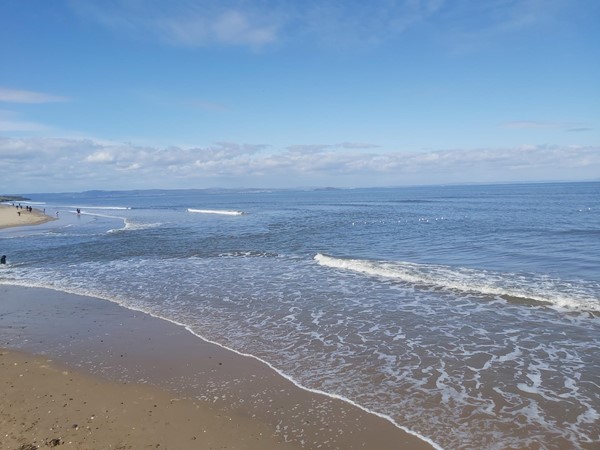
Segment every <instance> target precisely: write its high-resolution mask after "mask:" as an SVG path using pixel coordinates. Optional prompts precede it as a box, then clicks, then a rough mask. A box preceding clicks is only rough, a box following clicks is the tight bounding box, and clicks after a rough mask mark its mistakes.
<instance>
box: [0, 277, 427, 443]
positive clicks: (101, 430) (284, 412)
mask: <svg viewBox="0 0 600 450" xmlns="http://www.w3.org/2000/svg"><path fill="white" fill-rule="evenodd" d="M0 347H3V348H4V349H8V351H7V350H4V351H2V352H1V353H2V356H1V357H0V362H1V363H2V364H3V365H2V366H1V367H0V373H1V375H0V386H1V390H2V392H3V393H5V392H6V395H2V396H0V448H2V449H9V450H10V449H15V450H17V449H26V448H27V447H21V446H22V445H27V444H35V445H39V446H41V447H42V448H44V446H52V445H54V444H56V443H58V442H59V441H57V440H56V439H60V442H61V443H62V444H63V445H65V446H67V445H68V444H69V442H71V443H72V444H70V446H71V447H72V448H78V449H79V448H81V449H88V448H89V449H104V448H107V449H108V448H170V449H196V448H198V449H209V448H230V449H253V448H257V449H258V448H261V449H274V448H307V449H313V448H321V449H348V450H350V449H377V450H385V449H415V450H417V449H423V450H424V449H431V446H429V445H428V444H426V443H425V442H423V441H422V440H420V439H417V438H416V437H414V436H412V435H410V434H408V433H405V432H404V431H402V430H400V429H398V428H397V427H395V426H394V425H392V424H391V423H390V422H388V421H387V420H385V419H382V418H379V417H377V416H374V415H372V414H369V413H366V412H365V411H362V410H360V409H358V408H356V407H354V406H352V405H350V404H348V403H346V402H343V401H341V400H337V399H332V398H328V397H324V396H322V395H319V394H315V393H311V392H307V391H305V390H303V389H300V388H298V387H296V386H295V385H294V384H292V383H291V382H290V381H288V380H286V379H285V378H283V377H281V376H279V375H278V374H277V373H276V372H274V371H273V370H272V369H270V368H269V367H268V366H266V365H265V364H263V363H261V362H259V361H257V360H255V359H253V358H248V357H243V356H240V355H238V354H235V353H233V352H231V351H229V350H226V349H223V348H222V347H219V346H217V345H214V344H211V343H208V342H206V341H204V340H202V339H200V338H198V337H196V336H194V335H192V334H191V333H190V332H189V331H187V330H186V329H184V328H183V327H181V326H178V325H175V324H172V323H170V322H167V321H164V320H161V319H158V318H155V317H152V316H149V315H147V314H143V313H140V312H136V311H132V310H129V309H125V308H122V307H120V306H118V305H117V304H115V303H112V302H109V301H105V300H99V299H95V298H91V297H84V296H78V295H71V294H65V293H62V292H58V291H54V290H48V289H37V288H24V287H17V286H9V285H2V284H0ZM15 351H16V352H15ZM34 354H35V355H41V356H37V357H33V356H32V355H34ZM49 359H51V360H53V361H56V362H52V363H49V362H48V360H49ZM15 363H17V364H16V365H15ZM155 405H156V406H155ZM92 417H93V418H92ZM75 425H76V426H75ZM205 430H206V432H205ZM158 445H160V446H158ZM30 448H34V447H30Z"/></svg>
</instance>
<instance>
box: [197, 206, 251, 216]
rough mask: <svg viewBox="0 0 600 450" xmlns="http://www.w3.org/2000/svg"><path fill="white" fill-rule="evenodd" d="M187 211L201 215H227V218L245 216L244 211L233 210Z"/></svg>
mask: <svg viewBox="0 0 600 450" xmlns="http://www.w3.org/2000/svg"><path fill="white" fill-rule="evenodd" d="M187 211H188V212H191V213H199V214H222V215H225V216H241V215H244V214H245V213H244V212H243V211H233V210H226V209H194V208H188V209H187Z"/></svg>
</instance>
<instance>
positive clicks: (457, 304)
mask: <svg viewBox="0 0 600 450" xmlns="http://www.w3.org/2000/svg"><path fill="white" fill-rule="evenodd" d="M25 195H27V196H28V197H29V198H30V199H31V201H30V202H22V204H23V205H25V204H27V205H30V206H33V207H36V208H39V209H44V210H45V212H46V214H48V215H51V216H55V217H56V216H57V217H58V220H55V221H52V222H49V223H46V224H43V225H40V226H34V227H20V228H11V229H4V230H1V231H0V252H1V253H2V254H6V255H7V256H8V263H9V264H8V265H7V266H6V267H4V268H2V269H0V283H3V284H11V285H24V286H37V287H48V288H52V289H57V290H61V291H65V292H70V293H77V294H84V295H91V296H95V297H99V298H102V299H106V300H109V301H113V302H116V303H118V304H120V305H123V306H125V307H127V308H131V309H135V310H141V311H145V312H147V313H149V314H152V315H154V316H158V317H162V318H165V319H168V320H170V321H173V322H176V323H179V324H183V325H185V326H187V327H188V328H189V329H190V330H191V331H192V332H193V333H194V334H196V335H197V336H199V337H202V338H204V339H206V340H208V341H211V342H214V343H217V344H218V345H221V346H223V347H226V348H228V349H231V350H234V351H236V352H238V353H241V354H245V355H251V356H253V357H255V358H258V359H260V360H262V361H264V362H266V363H267V364H268V365H270V366H271V367H272V368H273V369H275V370H276V371H278V372H279V373H280V374H281V375H283V376H285V377H287V378H289V379H290V380H292V381H293V382H294V383H296V384H297V385H299V386H301V387H304V388H306V389H309V390H313V391H318V392H322V393H324V394H325V395H330V396H334V397H339V398H343V399H345V400H347V401H348V402H351V403H354V404H356V405H359V406H360V407H361V408H363V409H365V410H368V411H371V412H373V413H374V414H378V415H380V416H383V417H385V418H387V419H388V420H390V421H391V422H393V423H394V424H396V425H397V426H398V427H400V428H403V429H407V430H410V431H411V432H413V433H415V434H417V435H419V436H422V437H424V438H426V439H428V440H430V441H432V442H434V443H435V445H436V446H437V447H438V448H443V449H508V448H514V449H522V448H528V449H591V448H595V449H597V448H600V183H598V182H589V183H545V184H502V185H468V186H456V185H452V186H426V187H400V188H372V189H304V190H270V189H262V190H259V189H248V190H219V189H212V190H140V191H90V192H83V193H62V194H56V193H53V194H41V193H38V194H25ZM77 209H79V210H80V213H79V214H78V213H77Z"/></svg>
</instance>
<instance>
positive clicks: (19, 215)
mask: <svg viewBox="0 0 600 450" xmlns="http://www.w3.org/2000/svg"><path fill="white" fill-rule="evenodd" d="M50 220H55V219H54V217H50V216H47V215H46V214H44V213H43V212H42V211H40V210H39V209H35V208H34V209H33V210H32V211H27V209H25V207H23V208H16V207H15V206H11V205H0V229H2V228H10V227H22V226H26V225H39V224H42V223H45V222H49V221H50Z"/></svg>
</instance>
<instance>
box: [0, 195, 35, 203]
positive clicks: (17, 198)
mask: <svg viewBox="0 0 600 450" xmlns="http://www.w3.org/2000/svg"><path fill="white" fill-rule="evenodd" d="M26 200H30V199H28V198H27V197H23V196H21V195H0V203H3V202H24V201H26Z"/></svg>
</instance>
